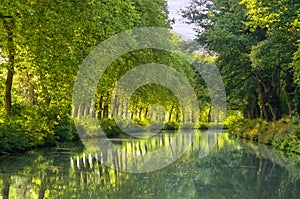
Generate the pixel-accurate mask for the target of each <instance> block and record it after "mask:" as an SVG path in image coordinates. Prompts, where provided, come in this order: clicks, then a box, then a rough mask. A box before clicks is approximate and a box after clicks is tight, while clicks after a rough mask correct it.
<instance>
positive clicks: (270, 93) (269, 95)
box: [255, 70, 280, 121]
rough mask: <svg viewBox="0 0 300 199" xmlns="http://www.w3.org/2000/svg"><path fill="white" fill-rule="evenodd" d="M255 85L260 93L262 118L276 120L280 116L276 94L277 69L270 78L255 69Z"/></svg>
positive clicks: (277, 87)
mask: <svg viewBox="0 0 300 199" xmlns="http://www.w3.org/2000/svg"><path fill="white" fill-rule="evenodd" d="M255 75H256V79H257V85H258V89H259V93H260V101H261V108H262V112H263V119H266V120H267V121H272V120H278V119H279V118H280V113H279V107H278V106H279V105H280V98H279V95H278V93H279V92H278V89H279V86H278V85H276V84H277V83H279V78H278V70H274V71H273V73H272V80H271V81H270V80H269V79H267V78H264V77H263V75H262V73H261V72H260V71H258V70H256V71H255Z"/></svg>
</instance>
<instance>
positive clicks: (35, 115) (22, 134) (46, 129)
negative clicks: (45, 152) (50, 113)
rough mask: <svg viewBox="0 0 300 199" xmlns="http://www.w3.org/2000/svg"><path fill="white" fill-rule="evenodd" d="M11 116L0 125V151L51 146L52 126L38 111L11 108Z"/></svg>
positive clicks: (5, 118) (21, 107) (52, 142)
mask: <svg viewBox="0 0 300 199" xmlns="http://www.w3.org/2000/svg"><path fill="white" fill-rule="evenodd" d="M13 113H15V114H14V115H12V116H9V117H8V116H5V117H4V121H3V123H0V151H14V150H25V149H29V148H33V147H37V146H43V145H46V144H47V145H53V144H54V140H55V135H54V131H53V130H52V127H53V124H49V121H48V120H47V117H43V116H41V115H40V113H39V110H37V109H34V108H32V107H28V106H21V105H15V106H13Z"/></svg>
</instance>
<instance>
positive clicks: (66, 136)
mask: <svg viewBox="0 0 300 199" xmlns="http://www.w3.org/2000/svg"><path fill="white" fill-rule="evenodd" d="M54 132H55V140H56V141H60V142H70V141H78V140H79V136H78V134H77V133H76V129H75V124H74V121H73V120H72V119H71V118H70V117H69V116H67V115H65V116H62V117H61V118H59V121H58V124H56V125H54Z"/></svg>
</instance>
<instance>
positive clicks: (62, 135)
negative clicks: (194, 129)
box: [0, 0, 300, 152]
mask: <svg viewBox="0 0 300 199" xmlns="http://www.w3.org/2000/svg"><path fill="white" fill-rule="evenodd" d="M190 3H191V4H190V6H189V7H187V8H186V9H184V10H183V11H182V14H183V17H185V19H186V20H187V22H188V23H193V24H195V25H196V27H197V29H198V32H197V36H196V39H195V41H196V43H193V42H191V43H189V42H183V41H181V40H180V39H178V38H177V37H175V36H173V35H170V38H169V39H170V41H169V40H168V41H167V42H166V41H164V43H168V42H169V43H172V44H174V45H176V46H180V47H181V48H180V49H183V51H184V52H191V51H195V50H198V49H201V51H206V52H207V54H209V55H201V54H199V53H193V54H192V56H194V57H193V59H194V60H197V61H198V62H202V63H203V64H204V63H205V64H206V63H207V62H208V63H211V62H214V63H216V65H217V67H218V69H219V71H220V73H221V75H222V78H223V81H224V84H225V89H226V94H227V109H228V110H229V111H228V112H231V113H233V112H235V113H240V114H241V115H240V117H241V118H245V119H243V120H241V121H238V122H235V123H234V124H233V126H231V128H232V132H236V134H240V135H245V136H243V137H249V138H251V139H252V140H257V141H260V142H262V143H266V144H272V145H273V146H276V147H277V148H282V149H284V150H287V151H293V152H297V150H298V148H297V145H298V144H299V143H298V140H297V139H298V137H297V136H298V134H297V132H298V130H297V129H299V127H298V126H299V125H297V124H296V123H295V121H294V120H296V119H294V118H295V116H299V115H300V78H299V77H300V75H299V74H300V45H299V41H300V37H299V35H300V25H299V24H300V23H299V13H300V4H295V3H294V1H284V2H281V1H280V2H274V1H270V0H266V1H262V0H251V1H246V0H229V1H220V0H204V1H203V0H192V1H190ZM171 21H172V19H169V18H168V9H167V1H166V0H157V1H153V0H124V1H123V0H122V1H121V0H115V1H114V2H113V3H111V2H110V1H107V0H106V1H94V0H87V1H84V2H82V1H73V0H66V1H49V0H41V1H38V2H37V1H32V0H21V1H14V0H13V1H11V0H3V1H2V2H1V5H0V29H1V30H3V31H1V32H0V66H1V68H0V98H1V99H3V100H0V151H2V152H7V151H15V150H26V149H30V148H33V147H39V146H47V145H54V144H56V143H58V142H62V141H73V140H76V139H78V135H76V131H75V128H74V123H73V121H72V119H71V118H72V116H74V117H81V116H87V115H92V116H93V117H94V116H96V117H97V118H98V119H99V120H100V124H101V126H102V128H104V129H106V132H107V135H108V136H115V135H118V134H120V133H121V131H120V129H119V128H118V126H117V125H116V124H115V122H114V121H113V120H111V119H110V118H112V116H115V115H119V116H122V117H124V118H127V119H128V118H130V119H132V120H133V121H135V123H136V124H139V125H141V126H142V127H143V126H144V127H145V126H147V125H148V124H149V120H151V121H154V122H156V123H157V124H155V125H154V126H153V128H157V127H158V126H159V125H161V121H166V122H165V124H163V129H172V130H174V129H177V128H178V125H179V123H181V122H182V123H184V125H185V126H184V128H188V127H190V123H191V122H194V121H193V119H192V118H193V115H194V114H195V113H194V110H191V109H192V108H191V107H184V108H185V109H186V110H181V108H182V107H181V106H180V104H179V101H178V99H177V98H176V96H175V95H174V94H172V92H171V90H169V89H167V88H164V87H163V86H160V85H157V84H147V85H144V86H141V87H140V88H138V89H137V90H136V91H135V92H134V93H133V94H132V96H131V98H130V99H129V102H130V103H129V102H128V101H126V102H125V101H120V100H118V97H120V96H116V98H114V101H112V99H113V95H114V87H115V86H116V83H117V82H118V81H119V80H120V78H121V77H122V76H123V75H124V74H126V73H127V71H129V70H131V69H133V68H135V67H137V66H140V65H143V64H148V63H158V64H162V65H167V66H170V68H172V69H174V70H176V71H178V72H179V73H180V74H181V75H182V76H184V77H185V78H186V79H187V80H188V82H189V83H190V85H191V87H192V88H193V89H194V91H195V94H196V97H197V100H198V102H199V107H200V110H201V112H200V113H199V114H200V115H198V116H199V118H200V121H199V122H200V128H207V126H208V125H207V124H208V122H209V121H217V120H218V118H211V115H210V112H211V99H210V92H209V90H208V89H207V85H206V82H205V81H204V79H203V78H202V77H201V74H200V73H199V72H198V71H197V70H195V68H193V67H192V66H191V64H189V63H188V62H187V60H186V59H185V58H184V56H179V55H178V54H176V53H174V52H165V51H163V50H158V49H147V48H146V49H141V50H135V51H131V52H129V53H127V54H125V55H122V56H120V57H119V58H118V59H117V60H115V61H114V62H113V63H111V65H110V66H109V67H108V68H107V69H106V70H105V71H103V75H102V76H101V81H100V82H99V83H98V86H97V89H96V93H95V99H93V100H92V101H85V96H80V97H81V98H83V101H84V102H82V103H81V104H77V105H76V106H75V107H72V91H73V85H74V82H75V79H76V75H77V72H78V70H79V68H80V65H81V64H82V62H83V61H84V59H85V58H86V56H87V55H88V54H89V53H90V52H91V50H92V49H94V48H95V47H96V46H97V44H99V43H100V42H102V41H105V40H106V39H108V38H110V37H111V36H113V35H115V34H118V33H120V32H123V31H126V30H129V29H134V28H139V27H163V28H170V25H171ZM163 39H164V38H161V37H160V36H159V35H157V41H158V42H160V41H162V40H163ZM164 40H165V39H164ZM169 43H168V44H169ZM198 52H199V51H198ZM190 54H191V53H190ZM208 66H209V64H208ZM158 75H162V74H158ZM207 76H211V75H210V74H208V75H207ZM160 77H162V78H161V79H163V78H169V80H170V81H172V82H179V83H180V81H179V80H178V78H177V76H176V75H170V76H168V77H165V76H160ZM211 77H212V76H211ZM137 79H138V77H137ZM179 85H181V84H179ZM178 89H182V91H183V90H184V89H183V88H178ZM121 99H122V98H121ZM127 100H128V99H127ZM185 100H187V101H188V100H189V99H188V98H187V99H185ZM153 104H160V105H161V106H163V108H164V109H165V114H163V115H161V114H159V113H158V114H155V113H153V111H151V108H152V105H153ZM91 107H92V108H91ZM72 108H73V110H72ZM187 109H190V110H187ZM231 113H230V114H229V118H230V117H231V116H232V115H234V114H231ZM221 114H222V113H220V115H221ZM222 116H224V115H222ZM282 118H284V119H282ZM288 118H290V119H288ZM265 121H267V122H265ZM120 125H124V126H126V127H128V128H129V129H131V130H132V131H135V130H136V131H138V130H139V129H135V128H136V127H134V126H133V125H132V124H130V123H126V122H125V123H123V124H120ZM276 131H278V132H277V133H276ZM283 132H289V133H286V134H285V133H283ZM248 134H249V135H248ZM294 134H295V135H294Z"/></svg>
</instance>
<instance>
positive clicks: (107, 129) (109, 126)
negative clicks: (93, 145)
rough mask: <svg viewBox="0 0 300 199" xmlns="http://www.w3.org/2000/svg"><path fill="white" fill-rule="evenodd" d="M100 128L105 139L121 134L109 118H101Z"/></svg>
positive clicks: (113, 121)
mask: <svg viewBox="0 0 300 199" xmlns="http://www.w3.org/2000/svg"><path fill="white" fill-rule="evenodd" d="M120 125H122V124H120ZM100 126H101V128H102V130H103V131H104V133H105V135H106V136H107V137H115V136H118V135H120V134H122V133H123V131H122V130H121V129H120V128H119V127H118V125H117V124H116V122H115V120H114V119H111V118H101V119H100Z"/></svg>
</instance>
